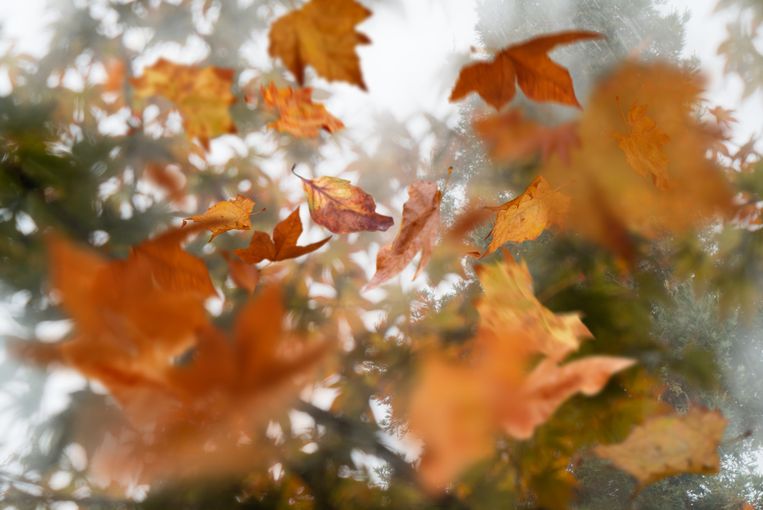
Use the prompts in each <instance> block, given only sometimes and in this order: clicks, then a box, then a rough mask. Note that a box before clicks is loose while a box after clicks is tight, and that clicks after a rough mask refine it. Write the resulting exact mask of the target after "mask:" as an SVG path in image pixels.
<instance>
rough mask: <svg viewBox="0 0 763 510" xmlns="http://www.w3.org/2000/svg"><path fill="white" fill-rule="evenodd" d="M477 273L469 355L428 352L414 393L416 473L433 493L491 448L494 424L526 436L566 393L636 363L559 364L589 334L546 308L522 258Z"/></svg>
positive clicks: (594, 387)
mask: <svg viewBox="0 0 763 510" xmlns="http://www.w3.org/2000/svg"><path fill="white" fill-rule="evenodd" d="M479 277H480V281H481V282H482V285H483V289H484V292H485V294H484V296H483V297H482V298H481V299H480V301H479V302H478V304H477V309H478V311H479V314H480V324H479V328H478V330H477V335H476V338H475V340H474V346H473V350H472V353H471V356H469V357H465V358H464V359H462V360H461V361H458V362H456V361H450V360H448V359H446V358H445V356H444V355H442V354H433V355H429V356H428V357H425V359H424V362H423V364H422V369H421V371H420V375H419V382H418V385H417V386H416V389H415V390H414V393H413V395H412V398H411V407H412V408H411V415H410V416H411V421H410V423H411V430H412V431H413V432H414V433H415V434H417V435H418V436H419V437H421V438H422V439H423V440H424V443H425V447H424V454H423V456H422V461H421V467H420V474H421V479H422V482H423V483H424V484H425V486H426V487H428V488H429V489H430V490H432V491H438V490H441V489H443V488H445V487H447V485H448V484H449V483H451V482H452V481H453V480H454V479H455V478H456V477H457V476H458V475H459V474H460V473H461V472H462V471H463V470H464V469H465V468H467V467H468V466H469V465H470V464H472V463H474V462H476V461H477V460H479V459H481V458H483V457H484V456H485V455H486V454H488V453H489V452H490V451H492V444H493V440H494V437H495V436H496V435H497V434H498V433H499V432H500V431H503V432H504V433H506V434H508V435H510V436H511V437H514V438H516V439H528V438H530V437H531V436H532V435H533V433H534V431H535V429H536V428H537V427H538V426H540V425H542V424H543V423H545V422H546V421H548V420H549V418H551V416H552V415H553V413H554V412H555V411H556V409H558V407H559V406H560V405H562V404H563V403H564V402H565V401H567V400H568V399H569V398H571V397H572V396H574V395H576V394H578V393H582V394H584V395H595V394H596V393H598V392H599V391H601V390H602V389H603V388H604V386H605V385H606V384H607V382H608V381H609V379H610V377H611V376H612V375H613V374H615V373H617V372H620V371H622V370H625V369H626V368H628V367H630V366H632V365H633V364H634V361H633V360H631V359H628V358H620V357H614V356H588V357H584V358H581V359H578V360H575V361H572V362H569V363H562V361H563V359H564V358H565V357H566V356H567V355H569V354H571V353H573V352H575V351H577V350H578V348H579V346H580V341H581V339H582V338H585V337H590V333H589V332H588V329H587V328H586V327H585V326H584V325H583V323H582V322H581V321H580V317H579V316H578V315H577V314H561V315H558V314H554V313H553V312H551V311H550V310H548V309H547V308H545V307H544V306H543V305H542V304H541V303H540V302H539V301H538V300H537V298H536V297H535V296H534V294H533V290H532V278H531V277H530V274H529V272H528V271H527V267H526V266H525V265H524V264H519V263H516V262H514V261H513V260H511V259H507V260H506V262H505V263H504V264H492V265H489V266H486V267H484V268H482V269H481V270H480V272H479ZM539 356H540V358H541V359H540V362H539V363H537V364H534V362H535V361H536V360H537V359H538V357H539Z"/></svg>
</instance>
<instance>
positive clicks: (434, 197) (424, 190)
mask: <svg viewBox="0 0 763 510" xmlns="http://www.w3.org/2000/svg"><path fill="white" fill-rule="evenodd" d="M441 200H442V193H441V192H440V190H439V189H437V183H434V182H430V181H417V182H414V183H413V184H411V185H410V186H408V201H407V202H405V204H404V205H403V219H402V223H401V224H400V232H398V234H397V236H396V237H395V240H394V241H393V242H392V244H390V245H387V246H385V247H383V248H382V249H381V250H379V254H378V255H377V257H376V274H374V276H373V278H372V279H371V281H370V282H369V283H368V286H367V287H368V288H371V287H376V286H377V285H379V284H381V283H383V282H384V281H386V280H389V279H390V278H392V277H393V276H395V275H396V274H398V273H400V271H402V270H403V269H404V268H405V266H407V265H408V263H409V262H410V261H411V260H413V257H415V256H416V254H417V253H419V252H421V258H420V259H419V265H418V267H417V268H416V274H415V275H414V279H415V278H416V276H417V275H418V274H419V272H420V271H421V270H422V269H423V268H424V267H425V266H426V265H427V262H429V258H430V257H431V256H432V244H433V243H434V241H435V239H436V238H437V236H438V235H439V233H440V202H441Z"/></svg>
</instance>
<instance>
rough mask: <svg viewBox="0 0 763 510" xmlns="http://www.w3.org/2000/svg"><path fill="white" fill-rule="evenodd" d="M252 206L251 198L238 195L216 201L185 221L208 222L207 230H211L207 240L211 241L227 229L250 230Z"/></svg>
mask: <svg viewBox="0 0 763 510" xmlns="http://www.w3.org/2000/svg"><path fill="white" fill-rule="evenodd" d="M253 208H254V201H253V200H251V199H250V198H247V197H245V196H243V195H238V196H236V198H232V199H230V200H223V201H222V202H217V203H216V204H214V205H213V206H212V207H210V208H209V209H207V210H206V211H205V212H204V213H203V214H197V215H196V216H190V217H188V218H186V219H185V221H195V222H198V223H208V224H210V226H209V231H210V232H212V237H210V238H209V240H210V241H211V240H212V239H214V238H215V237H217V236H219V235H220V234H222V233H223V232H227V231H229V230H251V229H252V222H251V220H250V219H249V217H250V216H251V215H252V209H253Z"/></svg>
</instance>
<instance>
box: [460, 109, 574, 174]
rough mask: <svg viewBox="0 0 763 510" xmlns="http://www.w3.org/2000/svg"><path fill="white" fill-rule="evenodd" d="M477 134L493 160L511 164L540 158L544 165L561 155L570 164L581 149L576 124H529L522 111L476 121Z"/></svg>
mask: <svg viewBox="0 0 763 510" xmlns="http://www.w3.org/2000/svg"><path fill="white" fill-rule="evenodd" d="M474 130H475V131H476V132H477V134H478V135H480V137H482V140H483V141H484V142H485V143H486V144H487V146H488V150H489V151H490V157H491V158H493V160H495V161H498V162H506V163H512V162H516V161H521V160H523V159H526V158H528V157H532V156H535V155H536V154H538V153H540V154H541V160H542V161H545V160H547V159H549V158H550V157H552V156H553V155H558V156H559V157H560V158H561V159H562V161H564V162H569V160H570V153H571V152H572V149H573V148H575V147H577V146H578V145H580V140H579V139H578V134H577V123H575V122H568V123H565V124H560V125H558V126H553V127H548V126H543V125H541V124H538V123H536V122H533V121H531V120H527V119H525V118H524V116H523V115H522V111H521V110H516V109H515V110H509V111H508V112H506V113H502V114H498V115H493V116H490V117H484V118H480V119H476V120H475V121H474Z"/></svg>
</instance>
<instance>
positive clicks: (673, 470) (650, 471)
mask: <svg viewBox="0 0 763 510" xmlns="http://www.w3.org/2000/svg"><path fill="white" fill-rule="evenodd" d="M725 429H726V419H725V418H724V417H723V416H722V415H721V414H720V413H718V412H715V411H706V410H703V409H697V408H694V409H691V410H690V411H689V412H688V413H687V414H685V415H667V416H657V417H654V418H650V419H649V420H647V421H646V422H645V423H644V424H643V425H640V426H638V427H636V428H634V429H633V431H632V432H631V434H630V435H629V436H628V438H627V439H626V440H625V441H623V442H622V443H620V444H616V445H605V446H598V447H596V448H595V449H594V452H595V453H596V455H598V456H599V457H601V458H603V459H608V460H610V461H612V462H613V463H614V464H615V465H616V466H617V467H619V468H620V469H622V470H624V471H627V472H628V473H630V474H632V475H633V476H634V477H636V479H637V480H638V481H639V485H640V486H642V487H643V486H645V485H648V484H650V483H653V482H656V481H657V480H661V479H663V478H667V477H669V476H674V475H678V474H681V473H698V474H711V473H717V472H718V469H719V467H720V459H719V457H718V444H719V443H720V441H721V439H722V438H723V432H724V430H725Z"/></svg>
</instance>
